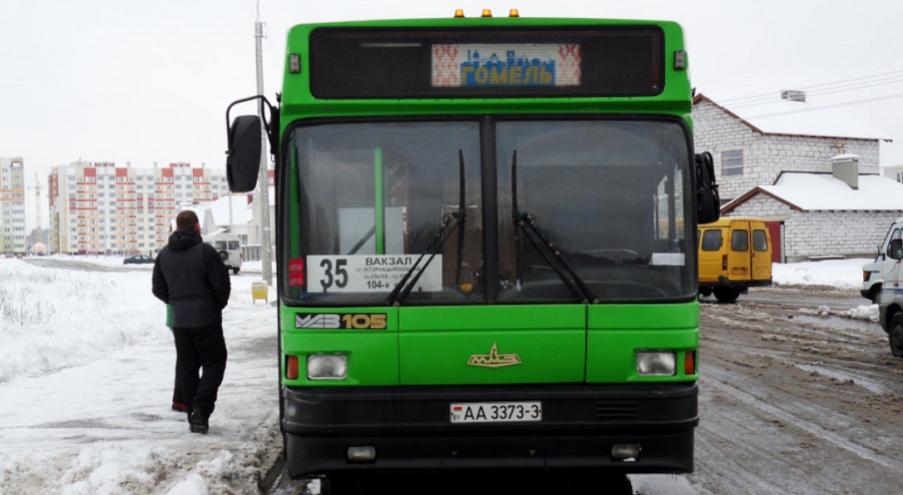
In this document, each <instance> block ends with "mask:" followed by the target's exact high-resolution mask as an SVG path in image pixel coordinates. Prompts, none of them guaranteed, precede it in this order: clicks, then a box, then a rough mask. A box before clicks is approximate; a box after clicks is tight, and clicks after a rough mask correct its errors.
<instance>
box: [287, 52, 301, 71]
mask: <svg viewBox="0 0 903 495" xmlns="http://www.w3.org/2000/svg"><path fill="white" fill-rule="evenodd" d="M288 71H289V72H291V73H292V74H299V73H300V72H301V55H300V54H297V53H292V54H290V55H289V56H288Z"/></svg>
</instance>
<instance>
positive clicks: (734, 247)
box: [727, 221, 752, 281]
mask: <svg viewBox="0 0 903 495" xmlns="http://www.w3.org/2000/svg"><path fill="white" fill-rule="evenodd" d="M730 237H731V244H730V247H729V249H728V252H727V267H728V278H729V279H730V280H731V281H747V280H749V279H750V269H751V265H752V258H751V256H750V249H749V248H750V242H749V241H750V239H749V222H748V221H735V222H731V224H730Z"/></svg>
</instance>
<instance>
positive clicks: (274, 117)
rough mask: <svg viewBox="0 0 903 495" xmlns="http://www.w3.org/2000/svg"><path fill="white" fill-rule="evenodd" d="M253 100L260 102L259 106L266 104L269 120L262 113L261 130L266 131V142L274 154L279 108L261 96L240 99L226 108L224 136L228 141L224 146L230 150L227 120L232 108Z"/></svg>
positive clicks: (230, 138)
mask: <svg viewBox="0 0 903 495" xmlns="http://www.w3.org/2000/svg"><path fill="white" fill-rule="evenodd" d="M253 100H260V104H261V106H263V105H264V104H266V108H267V109H268V110H269V111H270V118H269V120H268V119H267V118H266V113H264V115H263V118H262V119H261V120H263V128H264V130H266V133H267V141H268V142H269V143H270V153H272V154H275V153H276V133H277V132H278V131H277V129H278V127H279V108H278V107H274V106H273V105H272V103H270V100H268V99H267V97H266V96H263V95H254V96H249V97H247V98H242V99H240V100H235V101H233V102H232V103H230V104H229V106H228V107H226V136H227V138H226V139H227V140H228V141H229V142H228V143H226V144H227V145H228V149H232V135H231V133H230V132H229V130H230V127H231V123H232V121H231V120H230V118H229V113H230V112H231V111H232V107H234V106H235V105H238V104H239V103H246V102H249V101H253ZM226 153H227V154H228V150H227V151H226Z"/></svg>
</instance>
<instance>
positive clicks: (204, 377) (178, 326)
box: [153, 210, 231, 433]
mask: <svg viewBox="0 0 903 495" xmlns="http://www.w3.org/2000/svg"><path fill="white" fill-rule="evenodd" d="M230 291H231V286H230V283H229V273H228V272H227V271H226V265H224V264H223V260H222V259H220V257H219V255H218V254H217V252H216V250H215V249H214V248H213V246H210V245H209V244H205V243H204V242H203V241H202V239H201V226H200V223H199V222H198V217H197V215H196V214H195V213H194V212H193V211H191V210H185V211H182V212H181V213H179V214H178V215H177V216H176V231H175V232H173V234H172V235H171V236H170V237H169V244H167V246H166V247H165V248H163V250H161V251H160V254H158V255H157V259H156V261H155V262H154V275H153V293H154V295H155V296H157V298H159V299H160V300H161V301H163V302H164V303H166V304H169V305H171V306H172V317H173V319H172V326H173V334H174V335H175V339H176V356H177V358H176V380H177V381H178V384H179V387H178V388H179V389H180V390H181V393H182V399H183V400H184V402H185V405H186V406H187V412H188V424H189V429H190V430H191V431H192V432H195V433H207V430H208V429H209V418H210V415H211V414H212V413H213V408H214V404H215V403H216V393H217V390H218V389H219V386H220V384H221V383H222V382H223V374H224V373H225V371H226V341H225V340H224V339H223V318H222V312H223V308H225V307H226V304H227V303H228V302H229V293H230ZM201 370H203V372H202V373H201V375H200V377H198V372H199V371H201Z"/></svg>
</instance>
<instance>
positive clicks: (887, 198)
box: [759, 172, 903, 211]
mask: <svg viewBox="0 0 903 495" xmlns="http://www.w3.org/2000/svg"><path fill="white" fill-rule="evenodd" d="M759 189H761V190H763V191H765V192H768V193H770V194H772V195H774V196H777V197H778V198H781V199H783V200H784V201H787V202H789V203H791V204H793V205H795V206H797V207H799V208H801V209H803V210H807V211H808V210H835V211H838V210H844V211H848V210H903V184H900V183H899V182H896V181H894V180H891V179H888V178H886V177H882V176H878V175H860V176H859V189H853V188H851V187H850V186H849V185H847V184H846V183H845V182H843V181H842V180H840V179H836V178H835V177H834V176H833V175H831V174H818V173H805V172H784V173H782V174H781V176H780V177H779V178H778V181H777V183H776V184H774V185H770V186H759Z"/></svg>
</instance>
